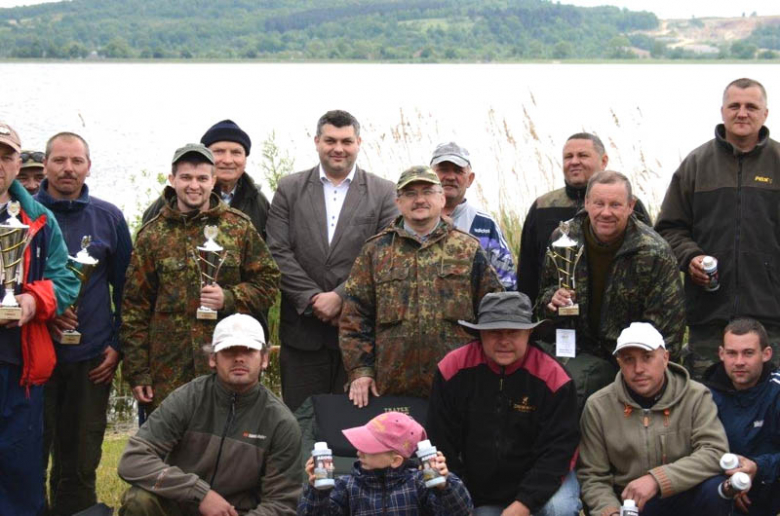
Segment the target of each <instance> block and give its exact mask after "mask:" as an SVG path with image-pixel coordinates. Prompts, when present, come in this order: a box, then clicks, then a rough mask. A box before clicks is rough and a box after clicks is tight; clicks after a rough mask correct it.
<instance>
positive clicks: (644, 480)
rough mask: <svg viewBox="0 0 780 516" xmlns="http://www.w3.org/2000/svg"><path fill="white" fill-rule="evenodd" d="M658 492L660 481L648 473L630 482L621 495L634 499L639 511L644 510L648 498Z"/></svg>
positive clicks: (624, 498) (627, 498)
mask: <svg viewBox="0 0 780 516" xmlns="http://www.w3.org/2000/svg"><path fill="white" fill-rule="evenodd" d="M657 494H658V482H656V481H655V478H654V477H653V475H650V474H647V475H643V476H641V477H639V478H637V479H636V480H634V481H632V482H629V483H628V485H627V486H626V488H625V489H623V493H622V494H621V495H620V496H621V497H622V498H623V500H629V499H630V500H634V501H635V502H636V506H637V508H638V509H639V512H642V509H644V508H645V504H646V503H647V502H648V500H650V499H652V498H653V497H654V496H655V495H657Z"/></svg>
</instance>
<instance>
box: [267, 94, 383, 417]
mask: <svg viewBox="0 0 780 516" xmlns="http://www.w3.org/2000/svg"><path fill="white" fill-rule="evenodd" d="M360 144H361V139H360V124H359V123H358V121H357V119H356V118H355V117H354V116H352V115H351V114H350V113H347V112H346V111H341V110H333V111H328V112H327V113H325V114H324V115H322V117H320V119H319V121H318V122H317V132H316V136H315V137H314V145H315V148H316V150H317V154H318V155H319V159H320V163H319V165H317V166H316V167H314V168H312V169H311V170H305V171H303V172H298V173H295V174H292V175H290V176H287V177H283V178H282V179H281V180H280V181H279V187H278V188H277V190H276V193H275V194H274V198H273V204H272V206H271V212H270V215H269V217H268V247H269V249H270V250H271V253H272V254H273V256H274V258H275V259H276V262H277V263H278V264H279V268H280V269H281V270H282V307H281V318H280V319H281V320H280V325H279V338H280V340H281V344H282V347H281V354H280V366H281V375H282V396H283V397H284V402H285V403H286V404H287V406H288V407H290V409H291V410H296V409H297V408H298V407H299V406H300V405H301V403H303V402H304V401H305V400H306V398H308V397H309V396H311V395H313V394H323V393H343V392H344V384H345V383H346V382H347V377H346V372H345V371H344V363H343V361H342V358H341V352H340V351H339V347H338V322H339V317H340V316H341V308H342V305H343V299H344V297H345V295H346V294H345V292H344V284H345V282H346V280H347V276H349V271H350V269H351V268H352V264H353V263H354V261H355V257H356V256H357V255H358V253H359V252H360V248H361V246H362V245H363V242H365V241H366V240H367V239H368V238H369V237H371V236H373V235H375V234H377V233H379V232H380V231H381V230H382V229H383V228H384V227H385V226H387V225H388V224H390V222H392V220H393V219H394V218H395V216H396V215H397V214H398V210H397V209H396V207H395V203H394V202H393V200H394V198H395V188H394V185H393V183H391V182H390V181H388V180H386V179H382V178H380V177H378V176H376V175H374V174H371V173H369V172H366V171H365V170H363V169H362V168H360V167H358V166H357V164H356V161H357V158H358V154H359V153H360Z"/></svg>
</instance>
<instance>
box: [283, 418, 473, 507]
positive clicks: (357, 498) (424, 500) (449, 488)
mask: <svg viewBox="0 0 780 516" xmlns="http://www.w3.org/2000/svg"><path fill="white" fill-rule="evenodd" d="M342 432H343V433H344V436H345V437H346V438H347V440H348V441H349V442H350V443H352V445H353V446H354V447H355V448H356V449H357V450H358V453H357V456H358V459H359V460H358V461H356V462H355V465H354V466H353V468H352V474H351V475H345V476H343V477H340V478H337V479H336V485H335V486H334V488H333V489H331V490H330V491H319V490H317V489H314V487H313V486H314V460H313V458H309V461H308V462H307V463H306V473H307V474H308V475H309V485H308V486H307V488H306V489H305V490H304V493H303V496H302V497H301V501H300V502H299V504H298V514H299V516H303V515H312V516H314V515H328V516H330V515H333V516H336V515H356V516H357V515H363V514H365V515H369V514H387V515H388V516H416V515H420V514H426V515H441V516H444V515H447V516H459V515H464V516H465V515H468V514H470V513H471V511H472V510H473V508H474V506H473V504H472V502H471V496H470V495H469V493H468V491H467V490H466V487H465V486H464V485H463V482H462V481H461V480H460V479H459V478H458V477H457V476H456V475H455V474H453V473H450V472H449V471H448V470H447V462H446V460H445V458H444V455H443V454H442V453H441V452H439V453H438V456H437V458H436V467H437V469H438V470H439V474H440V475H441V476H443V477H446V479H447V481H446V482H444V483H443V484H440V485H439V486H437V487H434V488H427V487H425V481H424V480H423V474H422V471H421V470H420V469H419V468H418V466H417V464H416V463H414V462H412V461H410V460H409V459H410V458H411V457H412V455H413V454H414V451H415V450H416V448H417V443H418V442H420V441H421V440H423V439H425V438H426V435H425V429H424V428H423V427H422V426H420V424H419V423H417V422H416V421H415V420H414V419H412V418H411V417H409V416H407V415H406V414H402V413H400V412H385V413H384V414H380V415H378V416H377V417H375V418H374V419H372V420H371V421H369V422H368V423H366V424H365V425H363V426H358V427H355V428H348V429H346V430H342Z"/></svg>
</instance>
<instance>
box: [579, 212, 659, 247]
mask: <svg viewBox="0 0 780 516" xmlns="http://www.w3.org/2000/svg"><path fill="white" fill-rule="evenodd" d="M587 218H588V212H587V211H585V210H584V209H583V210H580V211H578V212H577V214H576V215H575V216H574V218H573V219H572V220H575V221H576V222H577V224H572V226H571V230H570V235H569V236H571V237H572V238H573V239H574V240H576V241H577V242H579V243H581V244H585V234H584V231H585V227H586V225H585V219H587ZM638 220H639V219H637V218H636V215H635V214H633V213H632V214H631V216H630V217H629V218H628V224H627V225H626V235H625V238H623V245H621V246H620V249H618V251H617V253H615V256H616V257H617V256H621V255H624V254H630V253H635V252H637V251H638V250H639V249H640V248H641V247H642V239H643V238H644V232H643V230H642V229H641V228H640V227H639V225H638V224H637V222H638Z"/></svg>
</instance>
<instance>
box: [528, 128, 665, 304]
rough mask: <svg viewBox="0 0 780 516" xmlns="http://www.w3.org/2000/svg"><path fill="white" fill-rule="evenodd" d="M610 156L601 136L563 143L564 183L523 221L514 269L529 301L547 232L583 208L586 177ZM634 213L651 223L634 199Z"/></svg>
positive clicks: (579, 137)
mask: <svg viewBox="0 0 780 516" xmlns="http://www.w3.org/2000/svg"><path fill="white" fill-rule="evenodd" d="M608 163H609V155H608V154H607V151H606V149H605V148H604V144H603V143H602V142H601V139H600V138H599V137H598V136H596V135H595V134H591V133H576V134H573V135H571V136H569V139H568V140H566V144H565V145H564V146H563V180H564V182H565V186H564V187H563V188H559V189H557V190H553V191H552V192H548V193H546V194H544V195H542V196H541V197H539V198H537V199H536V200H535V201H534V203H533V204H532V205H531V208H530V209H529V210H528V215H527V216H526V218H525V222H523V234H522V237H521V240H520V257H519V264H518V269H517V282H518V290H520V292H523V293H524V294H525V295H527V296H528V297H529V298H531V302H532V303H533V302H535V301H536V298H537V296H538V295H539V280H540V276H541V272H542V265H543V264H544V255H545V253H546V252H547V244H548V243H549V240H550V235H551V234H552V232H553V231H554V230H555V228H557V227H558V224H559V223H560V222H561V221H563V220H569V219H571V218H572V217H574V215H575V214H576V213H577V212H578V211H580V210H581V209H582V208H583V204H584V201H585V190H586V187H587V185H588V180H589V179H590V178H591V176H592V175H593V174H595V173H596V172H600V171H602V170H605V169H606V168H607V164H608ZM634 215H635V216H636V217H637V218H638V219H639V220H640V221H642V222H644V223H645V224H647V225H651V222H650V215H648V213H647V210H646V209H645V206H644V204H642V201H641V200H639V199H636V204H635V205H634Z"/></svg>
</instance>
